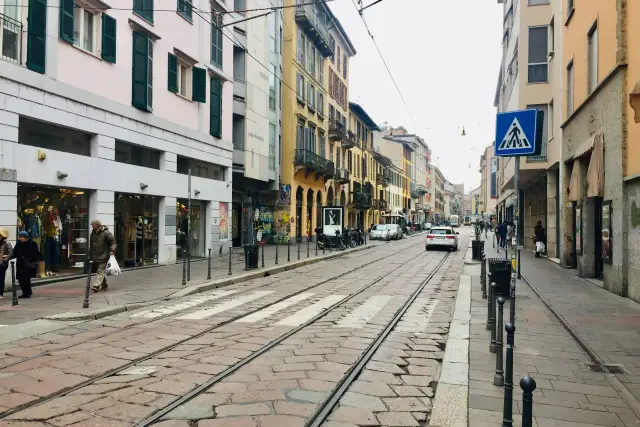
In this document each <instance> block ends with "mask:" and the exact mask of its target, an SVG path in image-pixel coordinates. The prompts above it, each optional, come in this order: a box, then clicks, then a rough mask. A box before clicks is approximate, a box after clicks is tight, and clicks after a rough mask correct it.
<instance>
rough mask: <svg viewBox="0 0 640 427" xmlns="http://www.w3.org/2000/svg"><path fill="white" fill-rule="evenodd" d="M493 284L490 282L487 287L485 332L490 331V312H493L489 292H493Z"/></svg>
mask: <svg viewBox="0 0 640 427" xmlns="http://www.w3.org/2000/svg"><path fill="white" fill-rule="evenodd" d="M489 274H491V273H489ZM494 285H495V283H494V282H491V284H490V285H489V286H487V293H488V294H489V295H488V298H487V330H488V331H489V330H491V311H492V310H493V298H492V296H491V292H492V291H493V288H494Z"/></svg>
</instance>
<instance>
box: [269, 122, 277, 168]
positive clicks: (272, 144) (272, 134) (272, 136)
mask: <svg viewBox="0 0 640 427" xmlns="http://www.w3.org/2000/svg"><path fill="white" fill-rule="evenodd" d="M269 169H271V170H275V169H276V125H274V124H273V123H269Z"/></svg>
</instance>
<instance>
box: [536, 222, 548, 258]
mask: <svg viewBox="0 0 640 427" xmlns="http://www.w3.org/2000/svg"><path fill="white" fill-rule="evenodd" d="M533 233H534V238H535V240H536V258H540V254H542V253H544V252H545V250H546V247H545V244H546V241H547V235H546V233H545V231H544V227H543V226H542V221H538V222H537V223H536V226H535V227H534V228H533Z"/></svg>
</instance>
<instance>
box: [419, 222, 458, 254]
mask: <svg viewBox="0 0 640 427" xmlns="http://www.w3.org/2000/svg"><path fill="white" fill-rule="evenodd" d="M458 234H459V233H457V232H456V231H454V230H453V228H451V227H433V228H432V229H431V230H429V234H427V239H426V241H425V250H427V251H428V250H429V249H431V248H445V249H449V250H450V251H457V250H458Z"/></svg>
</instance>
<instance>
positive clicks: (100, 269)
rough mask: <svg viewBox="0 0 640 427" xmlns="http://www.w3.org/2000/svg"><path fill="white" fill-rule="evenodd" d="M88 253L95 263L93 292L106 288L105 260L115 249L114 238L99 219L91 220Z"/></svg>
mask: <svg viewBox="0 0 640 427" xmlns="http://www.w3.org/2000/svg"><path fill="white" fill-rule="evenodd" d="M91 228H93V230H92V231H91V236H90V237H89V242H90V253H91V260H92V261H93V263H94V264H95V265H96V267H95V268H96V279H95V282H93V286H92V287H91V289H93V292H98V291H100V289H103V290H106V289H107V288H108V287H109V284H108V283H107V262H108V261H109V257H110V256H111V255H113V254H114V253H115V251H116V239H114V237H113V234H111V231H109V229H108V228H107V227H106V226H104V225H102V222H100V220H99V219H94V220H93V221H91Z"/></svg>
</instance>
